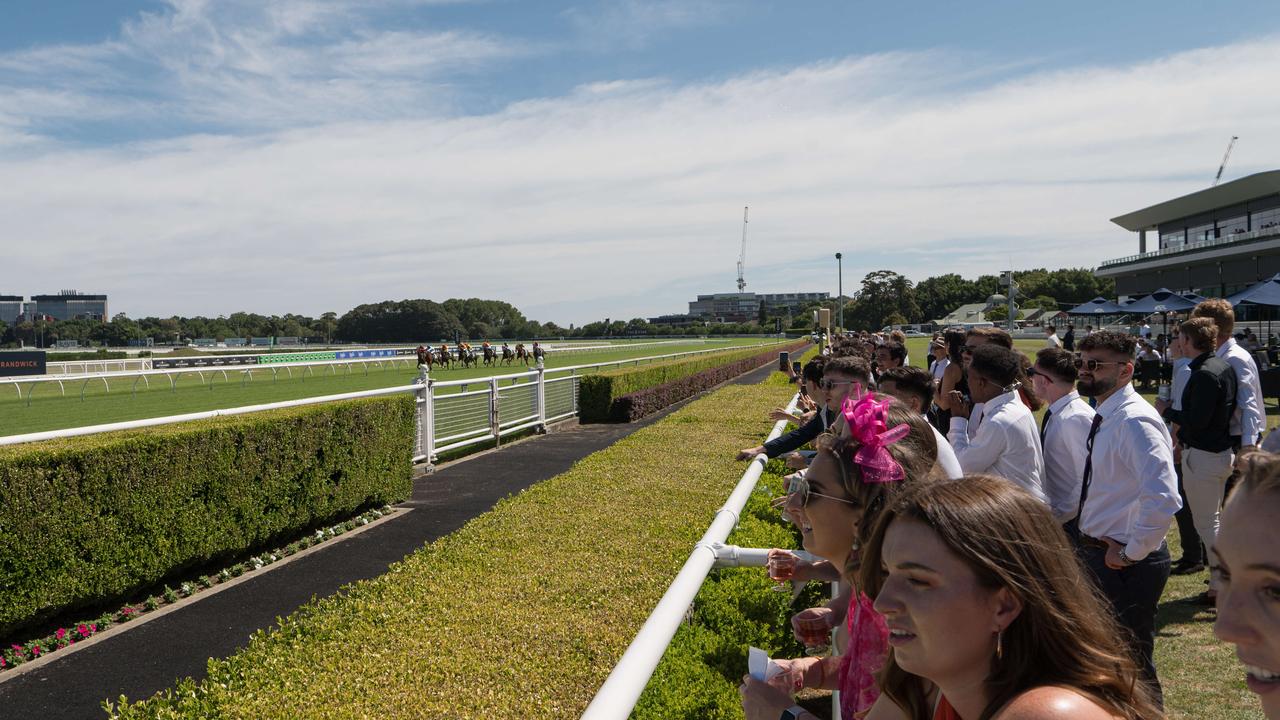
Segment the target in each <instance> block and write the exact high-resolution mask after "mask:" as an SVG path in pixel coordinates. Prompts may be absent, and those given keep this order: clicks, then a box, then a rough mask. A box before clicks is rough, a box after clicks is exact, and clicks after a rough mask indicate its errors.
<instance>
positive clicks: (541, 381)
mask: <svg viewBox="0 0 1280 720" xmlns="http://www.w3.org/2000/svg"><path fill="white" fill-rule="evenodd" d="M780 344H782V343H781V342H772V343H759V344H756V345H738V346H731V347H727V348H726V347H716V348H707V349H704V350H690V351H686V352H679V353H670V354H667V355H654V356H649V357H643V358H631V359H627V360H614V361H610V362H603V363H593V364H589V365H573V366H570V367H561V368H546V369H541V368H540V369H535V370H529V371H525V372H520V373H511V374H506V375H494V376H490V377H481V378H471V379H467V380H449V381H444V382H437V381H436V380H434V379H432V378H431V377H430V375H429V373H428V372H427V371H426V369H425V368H423V369H421V371H420V374H419V376H418V379H417V382H415V383H413V384H411V385H399V386H396V387H388V388H379V389H376V390H363V391H358V392H349V393H341V394H337V395H322V396H317V397H310V398H301V399H298V400H286V401H282V402H274V403H266V404H261V405H249V406H245V407H237V408H224V409H221V410H207V411H203V412H195V413H185V414H182V415H168V416H164V417H156V418H147V419H142V420H129V421H125V422H116V423H107V424H102V425H88V426H84V427H77V428H64V429H60V430H49V431H45V432H37V433H26V434H22V435H9V436H5V437H0V446H4V445H16V444H19V443H25V442H36V441H40V440H52V439H54V438H66V437H77V436H81V435H94V434H98V433H104V432H113V431H117V430H135V429H138V428H146V427H154V426H156V425H170V424H173V423H180V422H189V421H191V420H202V419H206V418H213V417H219V416H223V415H243V414H246V413H253V412H262V411H265V410H278V409H281V408H290V407H300V406H303V405H315V404H319V403H325V402H334V401H338V400H351V399H356V398H366V397H378V396H383V395H396V394H401V393H413V394H414V395H415V396H416V404H417V408H418V412H417V413H416V415H417V431H416V434H415V440H414V457H413V459H414V462H423V461H426V462H428V463H431V462H434V461H435V460H436V459H437V457H438V455H439V454H440V453H443V452H448V451H450V450H456V449H458V448H462V447H466V446H467V445H472V444H475V443H481V442H488V441H496V442H500V441H501V438H502V437H503V436H505V435H510V434H512V433H516V432H520V431H523V430H528V429H530V428H535V429H539V430H541V429H544V428H545V427H546V425H547V424H548V423H552V422H555V421H557V420H562V419H565V418H568V417H572V416H573V415H575V414H577V412H578V383H579V381H580V380H581V377H582V375H581V373H585V372H588V371H591V370H597V369H600V368H605V367H611V366H613V367H617V366H622V365H628V364H630V365H639V364H640V363H642V362H656V361H660V360H669V359H672V358H678V357H687V356H689V355H699V354H706V353H712V352H724V351H731V350H751V349H758V348H767V347H776V346H777V345H780ZM404 359H407V360H410V361H414V360H415V358H413V357H412V356H402V357H395V358H362V359H352V360H349V361H348V360H339V361H332V362H336V363H337V364H344V363H348V362H352V363H355V362H358V361H359V360H368V361H371V362H376V361H378V360H381V361H383V362H386V361H400V360H404ZM316 364H317V363H301V364H294V363H276V364H273V365H244V366H231V367H228V368H198V369H197V368H183V369H181V370H149V371H145V372H146V374H148V375H168V374H173V373H177V372H194V371H203V372H206V373H208V372H210V371H212V372H214V373H221V372H224V371H225V370H230V371H233V372H234V371H237V370H240V371H247V370H250V369H252V370H265V369H274V368H279V369H286V368H287V367H289V366H296V365H304V366H314V365H316ZM295 369H296V367H295ZM308 369H309V368H308ZM553 373H554V374H557V375H561V376H560V377H552V378H549V377H547V375H548V374H553ZM134 374H137V373H134ZM134 374H128V373H126V374H124V376H125V377H130V376H132V375H134ZM101 377H102V376H86V377H81V378H78V379H83V380H84V381H85V382H86V383H88V382H89V381H92V380H96V379H100V378H101ZM14 379H16V378H14ZM10 380H13V379H10ZM24 380H29V379H24ZM62 380H63V381H64V382H65V381H66V380H67V378H62ZM56 381H57V380H54V382H56ZM171 382H172V380H171ZM504 382H506V384H505V385H503V384H502V383H504ZM134 384H135V388H136V385H137V380H135V381H134ZM472 386H479V389H470V388H471V387H472ZM19 395H20V396H21V390H19ZM29 398H30V393H28V399H29Z"/></svg>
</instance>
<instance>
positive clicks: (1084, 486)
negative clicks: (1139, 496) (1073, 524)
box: [1076, 415, 1102, 518]
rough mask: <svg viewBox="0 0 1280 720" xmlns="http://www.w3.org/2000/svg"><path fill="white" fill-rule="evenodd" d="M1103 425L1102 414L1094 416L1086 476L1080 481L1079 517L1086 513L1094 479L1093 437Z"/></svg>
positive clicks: (1087, 443) (1085, 466)
mask: <svg viewBox="0 0 1280 720" xmlns="http://www.w3.org/2000/svg"><path fill="white" fill-rule="evenodd" d="M1101 425H1102V416H1101V415H1094V416H1093V425H1091V426H1089V439H1088V440H1086V441H1085V444H1084V446H1085V448H1087V449H1088V451H1089V454H1088V455H1086V456H1085V458H1084V478H1083V479H1082V480H1083V481H1082V482H1081V483H1080V506H1079V507H1078V508H1077V509H1076V517H1077V518H1079V517H1081V516H1082V515H1083V514H1084V501H1085V500H1087V499H1088V498H1089V483H1090V481H1092V480H1093V438H1094V437H1096V436H1097V434H1098V428H1099V427H1100V426H1101Z"/></svg>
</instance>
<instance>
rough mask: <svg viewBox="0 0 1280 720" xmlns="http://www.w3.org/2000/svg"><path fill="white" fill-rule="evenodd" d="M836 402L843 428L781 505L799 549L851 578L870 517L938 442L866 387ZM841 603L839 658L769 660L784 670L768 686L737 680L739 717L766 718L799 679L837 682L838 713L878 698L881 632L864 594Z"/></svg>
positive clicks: (928, 467)
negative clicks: (862, 392)
mask: <svg viewBox="0 0 1280 720" xmlns="http://www.w3.org/2000/svg"><path fill="white" fill-rule="evenodd" d="M844 410H845V411H843V412H842V416H843V417H844V419H845V420H846V421H847V422H846V430H845V432H847V433H848V436H847V437H846V436H836V435H831V434H826V435H822V436H820V437H819V439H818V440H817V441H816V442H815V446H816V447H817V448H818V452H817V454H816V455H815V456H814V458H813V463H812V464H811V465H810V466H809V469H808V471H807V472H806V473H805V476H804V478H803V479H802V480H798V481H794V482H793V486H792V488H791V490H792V492H791V494H790V495H789V497H788V502H787V513H788V514H789V515H790V517H791V519H792V521H793V522H795V523H796V524H797V525H799V527H800V531H801V537H802V541H803V544H804V548H805V550H808V551H809V552H811V553H813V554H814V555H817V556H819V557H822V558H825V559H826V560H827V561H829V562H830V563H831V564H832V565H833V566H834V567H835V568H837V569H840V570H841V572H840V576H841V577H842V579H844V580H845V581H847V582H849V583H850V584H851V585H855V586H856V583H855V582H854V581H855V580H856V579H857V577H858V569H859V567H860V565H861V552H860V549H861V548H862V546H863V545H864V544H865V543H866V541H867V539H868V538H869V536H870V533H871V529H872V527H873V526H874V525H875V519H876V517H877V516H878V515H879V513H881V512H883V511H884V509H885V507H887V506H888V504H889V503H890V502H891V501H892V499H893V497H894V496H895V495H897V493H899V492H901V490H902V489H903V488H904V487H908V486H910V485H912V484H914V483H916V482H918V481H921V480H923V479H925V478H927V477H929V475H930V473H931V472H932V470H933V467H934V464H935V462H936V459H937V452H938V449H937V441H936V439H935V437H934V434H933V430H932V429H931V428H930V427H929V425H928V423H927V422H926V421H925V420H924V418H923V417H922V416H921V415H919V414H918V413H916V412H913V411H912V410H910V409H908V408H907V407H906V406H905V405H903V404H901V403H899V402H896V401H894V400H893V399H892V398H888V397H885V396H871V395H867V396H863V397H862V398H860V399H859V400H858V401H857V402H856V403H855V402H850V403H848V404H846V406H845V409H844ZM899 428H902V429H899ZM893 435H900V437H893ZM891 437H893V439H890V438H891ZM846 603H847V607H848V609H847V611H846V610H845V608H844V607H843V606H842V607H840V610H841V613H840V614H841V615H843V618H844V621H845V625H844V628H845V632H844V633H842V634H841V635H840V636H839V637H838V638H837V645H838V646H839V649H840V650H841V654H840V655H839V656H836V657H831V658H800V659H795V660H785V659H784V660H778V661H777V663H778V664H779V665H780V666H782V668H783V669H784V673H782V674H781V675H779V676H778V677H776V678H775V679H774V680H772V681H771V683H770V684H765V683H761V682H757V681H755V680H752V679H750V678H743V685H742V688H741V692H742V700H743V710H744V712H745V714H746V716H747V718H748V720H757V719H760V720H775V719H776V718H778V717H779V716H780V715H781V714H782V711H784V710H787V709H788V708H789V707H792V706H793V704H792V701H791V693H792V692H794V691H796V690H799V689H801V688H804V687H810V688H826V689H831V690H840V692H841V709H842V715H843V716H844V718H845V719H846V720H851V719H852V718H854V717H857V716H859V715H860V714H861V713H865V712H866V711H867V710H868V709H870V707H871V705H872V704H873V703H874V702H875V700H876V698H877V697H878V696H879V689H878V688H877V686H876V681H875V675H874V673H875V671H876V670H877V669H878V668H879V667H880V665H881V664H882V663H883V662H884V658H885V655H886V653H887V652H888V644H887V641H888V630H887V629H886V628H885V625H884V621H883V620H882V619H881V618H880V617H879V616H878V615H877V614H876V612H875V610H874V609H873V608H872V607H871V600H870V598H869V597H868V596H867V595H866V594H865V593H858V592H850V593H849V596H848V598H847V599H846ZM812 611H813V609H811V610H807V611H805V613H811V612H812ZM805 613H801V615H804V614H805ZM834 615H836V614H835V613H831V614H830V615H828V616H827V617H832V616H834ZM832 620H833V621H834V622H836V623H839V622H840V620H839V619H836V618H835V617H832ZM822 627H824V628H829V627H830V626H829V625H824V626H822ZM796 712H797V713H798V712H800V711H796ZM806 715H807V713H803V714H798V715H797V717H805V716H806Z"/></svg>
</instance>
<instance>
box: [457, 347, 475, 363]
mask: <svg viewBox="0 0 1280 720" xmlns="http://www.w3.org/2000/svg"><path fill="white" fill-rule="evenodd" d="M458 359H459V360H461V361H462V367H465V368H469V367H471V366H472V365H475V364H476V351H475V350H472V349H470V348H461V347H460V348H458Z"/></svg>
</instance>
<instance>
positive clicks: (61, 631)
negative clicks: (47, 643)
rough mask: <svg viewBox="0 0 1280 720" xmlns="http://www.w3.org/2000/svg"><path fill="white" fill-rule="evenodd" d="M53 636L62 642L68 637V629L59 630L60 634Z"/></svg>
mask: <svg viewBox="0 0 1280 720" xmlns="http://www.w3.org/2000/svg"><path fill="white" fill-rule="evenodd" d="M53 636H54V637H56V638H58V639H59V640H61V639H62V638H64V637H66V636H67V629H66V628H58V632H56V633H54V634H53Z"/></svg>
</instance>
